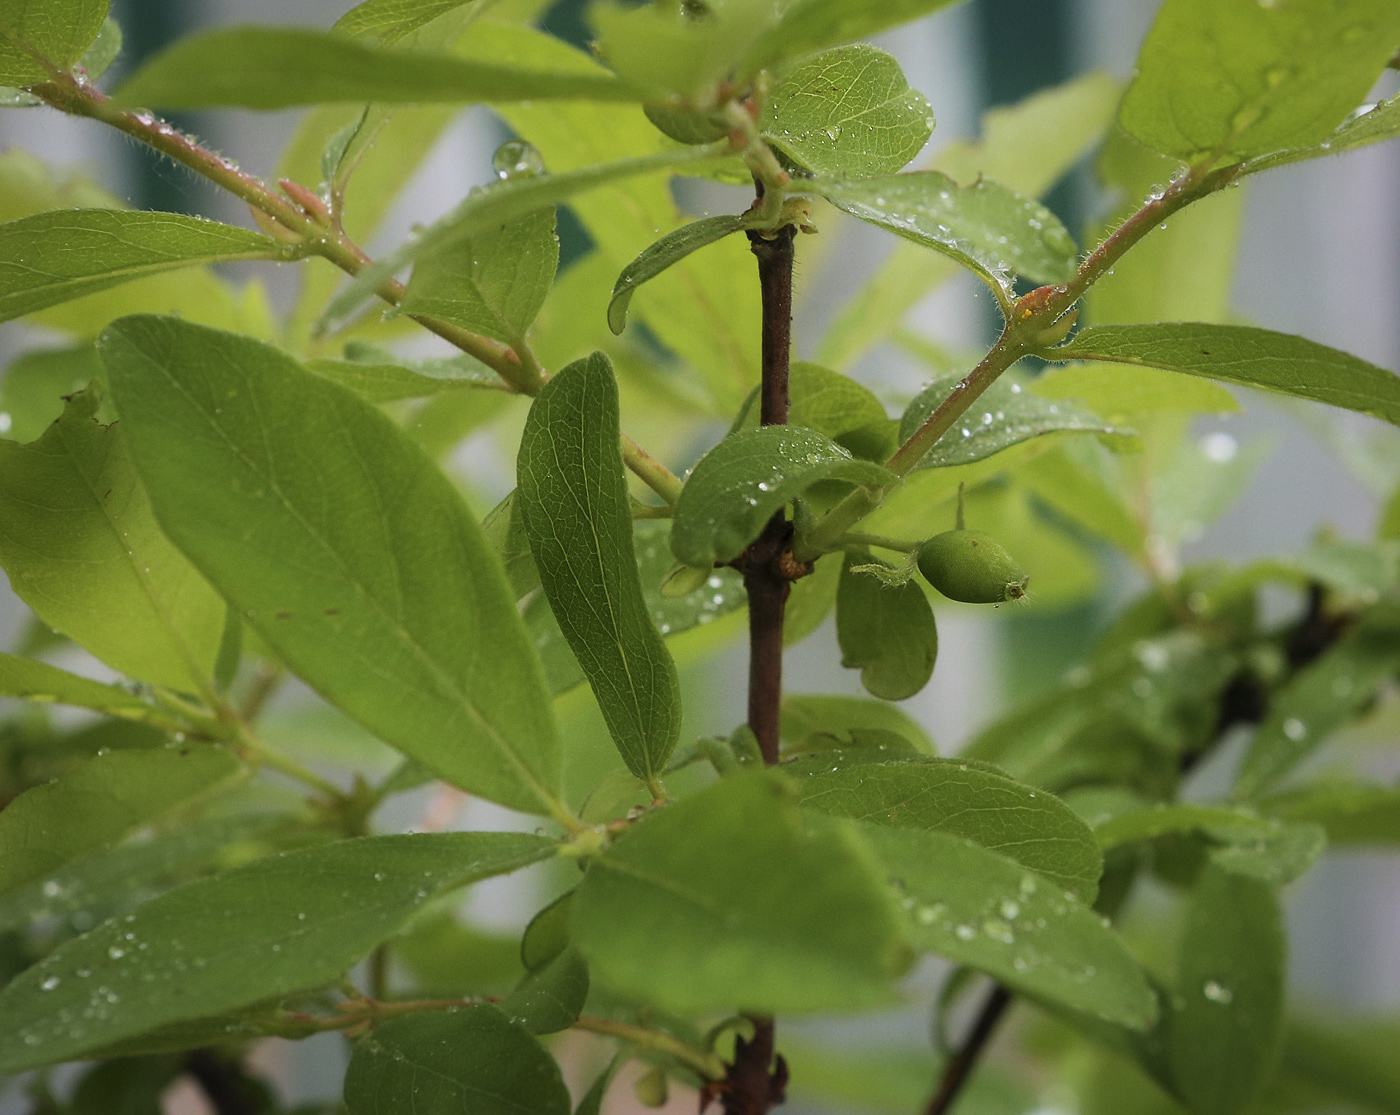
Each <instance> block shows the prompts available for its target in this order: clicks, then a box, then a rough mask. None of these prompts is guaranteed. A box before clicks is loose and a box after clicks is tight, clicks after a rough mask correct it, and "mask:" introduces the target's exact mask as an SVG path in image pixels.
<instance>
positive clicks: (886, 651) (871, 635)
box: [836, 554, 938, 701]
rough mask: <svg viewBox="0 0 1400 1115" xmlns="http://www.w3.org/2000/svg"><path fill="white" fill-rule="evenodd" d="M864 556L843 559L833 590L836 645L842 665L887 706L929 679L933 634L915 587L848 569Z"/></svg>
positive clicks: (929, 615)
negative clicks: (834, 591)
mask: <svg viewBox="0 0 1400 1115" xmlns="http://www.w3.org/2000/svg"><path fill="white" fill-rule="evenodd" d="M868 564H870V559H869V557H868V555H866V556H861V557H854V556H853V555H851V554H847V555H846V558H845V564H844V566H843V568H842V570H841V583H840V585H839V586H838V588H837V590H836V639H837V642H838V643H839V644H840V647H841V665H843V666H845V667H846V668H847V669H851V670H859V671H860V681H861V684H862V685H864V686H865V688H866V690H867V691H869V692H870V693H872V694H874V695H875V696H876V697H880V698H882V699H883V700H886V701H902V700H904V699H905V698H906V697H912V696H914V694H915V693H917V692H919V690H921V689H923V687H924V686H925V685H927V684H928V679H929V678H930V677H932V676H933V663H934V659H936V658H937V657H938V628H937V626H936V625H935V623H934V619H933V608H932V607H930V605H929V602H928V597H926V596H925V595H924V590H923V589H921V588H920V587H919V586H918V584H917V583H916V582H914V581H905V582H904V583H903V584H902V585H895V584H885V583H884V582H883V581H882V580H881V579H880V578H879V577H877V576H875V575H873V574H871V573H868V572H855V571H853V570H852V568H851V567H852V566H853V565H868Z"/></svg>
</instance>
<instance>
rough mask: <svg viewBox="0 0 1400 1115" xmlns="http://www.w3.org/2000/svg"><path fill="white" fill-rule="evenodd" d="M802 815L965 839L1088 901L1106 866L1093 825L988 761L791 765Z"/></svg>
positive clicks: (854, 757) (815, 760) (820, 758)
mask: <svg viewBox="0 0 1400 1115" xmlns="http://www.w3.org/2000/svg"><path fill="white" fill-rule="evenodd" d="M783 770H784V771H785V772H787V773H788V774H790V775H791V776H792V777H793V778H794V780H795V781H796V785H797V792H798V795H799V796H800V798H801V801H802V806H803V808H804V809H814V810H818V811H819V812H822V813H828V814H831V815H833V816H838V817H849V818H851V819H852V820H856V821H868V822H870V823H872V824H876V825H883V826H886V827H890V828H917V829H925V830H928V831H934V832H945V833H949V834H951V835H953V836H960V837H963V838H964V839H967V840H971V841H972V842H973V843H975V844H980V845H982V846H983V847H985V848H990V849H991V850H992V851H994V852H1000V853H1001V854H1003V855H1006V856H1010V857H1011V858H1012V859H1014V860H1016V861H1017V862H1018V863H1020V864H1022V865H1023V866H1025V867H1028V868H1030V869H1031V870H1032V871H1035V872H1037V873H1039V874H1041V875H1043V876H1045V878H1047V879H1052V880H1054V881H1055V883H1057V884H1058V885H1060V886H1062V887H1068V888H1070V889H1072V890H1074V891H1075V892H1076V893H1077V894H1078V895H1079V897H1080V898H1081V900H1083V901H1084V902H1086V903H1087V902H1090V901H1092V900H1093V897H1094V894H1095V893H1096V889H1097V886H1098V879H1099V873H1100V870H1101V868H1102V863H1101V857H1100V853H1099V847H1098V844H1097V842H1096V841H1095V840H1094V836H1093V833H1092V832H1090V830H1089V827H1088V826H1087V825H1086V824H1085V823H1084V822H1083V821H1081V820H1080V819H1079V818H1078V817H1077V816H1075V814H1074V812H1073V811H1072V810H1071V809H1070V808H1069V807H1068V806H1067V805H1065V804H1064V802H1062V801H1060V800H1059V798H1056V797H1054V796H1053V795H1051V794H1047V793H1045V792H1044V791H1040V790H1035V789H1033V788H1031V787H1030V786H1027V785H1025V784H1024V783H1022V782H1016V781H1015V780H1013V779H1011V778H1009V777H1008V776H1007V775H1005V774H1003V773H1002V772H1001V771H999V770H997V769H996V768H995V767H993V766H990V765H989V764H986V763H978V762H972V761H968V762H964V761H961V760H957V759H929V758H923V757H909V758H905V757H903V756H899V757H895V756H890V755H881V754H879V753H872V752H867V751H853V752H846V753H844V754H823V755H813V756H811V757H809V758H800V759H796V760H794V761H793V762H791V763H786V764H784V766H783Z"/></svg>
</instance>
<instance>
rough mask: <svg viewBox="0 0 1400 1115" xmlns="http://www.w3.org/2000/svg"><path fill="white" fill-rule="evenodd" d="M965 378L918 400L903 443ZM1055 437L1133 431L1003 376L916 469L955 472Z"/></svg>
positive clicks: (938, 383) (938, 385) (941, 384)
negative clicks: (1036, 440) (953, 469)
mask: <svg viewBox="0 0 1400 1115" xmlns="http://www.w3.org/2000/svg"><path fill="white" fill-rule="evenodd" d="M962 378H963V377H962V375H961V374H960V373H958V372H953V373H952V374H951V375H946V376H940V377H939V378H938V379H935V380H934V381H933V382H932V383H930V384H929V385H928V386H927V387H925V388H924V389H923V390H922V391H920V392H919V393H918V394H917V395H915V396H914V398H913V400H912V401H911V402H910V404H909V406H908V408H907V409H906V410H905V412H904V417H903V418H901V419H900V422H899V438H900V441H907V440H908V439H909V438H910V437H912V436H913V434H914V432H915V431H916V430H917V429H918V428H919V427H920V426H922V425H923V424H924V422H925V421H927V419H928V417H929V415H931V414H932V413H933V412H934V411H935V410H936V409H937V408H938V406H939V404H941V403H942V402H943V401H944V400H945V399H947V398H949V397H950V396H952V395H953V393H954V391H955V389H956V388H957V385H958V384H959V383H960V382H961V381H962ZM1056 433H1091V434H1100V435H1104V436H1113V437H1120V438H1121V437H1132V436H1134V431H1133V430H1131V429H1127V428H1124V427H1121V426H1115V425H1113V424H1111V423H1109V422H1106V421H1105V420H1104V419H1102V418H1100V417H1099V416H1098V415H1097V414H1094V413H1092V412H1090V411H1087V410H1084V409H1082V408H1080V407H1077V406H1075V405H1073V404H1072V403H1063V402H1055V401H1052V400H1047V399H1045V398H1044V397H1042V396H1041V395H1039V394H1037V393H1036V392H1035V391H1034V390H1028V385H1027V384H1026V383H1025V382H1024V381H1022V380H1020V379H1018V378H1016V377H1014V376H1005V375H1004V376H1002V377H1001V378H1000V379H998V380H996V382H994V383H993V384H992V385H991V386H990V387H988V388H987V390H985V391H984V392H982V394H981V395H979V396H978V398H977V401H976V402H975V403H973V405H972V407H971V409H970V410H968V411H967V412H966V413H965V414H964V415H963V416H962V418H961V420H959V421H958V422H957V423H956V424H955V425H954V426H953V428H952V429H951V430H949V431H948V432H947V433H946V434H944V435H943V437H941V438H940V439H939V440H938V441H937V442H936V443H935V444H934V446H933V448H932V449H930V450H929V451H928V452H927V453H926V454H924V456H923V457H922V458H921V459H920V461H919V463H918V465H916V466H915V467H916V468H921V469H922V468H951V467H952V466H954V465H966V464H971V463H972V462H973V461H981V460H984V459H986V458H987V457H991V456H993V455H995V454H997V453H1000V452H1001V451H1002V450H1004V449H1010V448H1011V447H1012V446H1013V445H1019V444H1021V442H1023V441H1030V440H1031V439H1032V438H1038V437H1044V436H1045V435H1046V434H1056Z"/></svg>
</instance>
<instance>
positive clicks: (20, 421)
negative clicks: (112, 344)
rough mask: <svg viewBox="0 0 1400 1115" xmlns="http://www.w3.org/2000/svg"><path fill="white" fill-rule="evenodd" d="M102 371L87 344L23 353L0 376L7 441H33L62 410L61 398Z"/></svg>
mask: <svg viewBox="0 0 1400 1115" xmlns="http://www.w3.org/2000/svg"><path fill="white" fill-rule="evenodd" d="M101 374H102V362H101V361H100V360H98V359H97V350H96V349H94V348H93V347H92V346H91V345H79V346H76V347H73V348H53V349H38V350H36V351H33V352H26V353H25V354H24V355H22V356H20V357H19V358H18V359H17V360H15V361H14V362H13V363H12V364H10V365H9V366H8V367H7V368H6V369H5V374H4V376H3V377H0V413H3V414H4V415H5V417H4V418H0V427H5V429H4V431H3V432H4V434H5V435H6V436H7V437H8V438H9V439H10V440H11V441H18V442H25V441H34V440H35V439H36V438H38V437H39V436H40V435H41V434H42V433H43V432H44V431H45V430H46V429H48V428H49V426H50V425H51V424H52V423H53V422H55V421H56V420H57V419H58V416H59V415H61V414H62V413H63V399H64V396H66V395H74V394H76V393H77V392H79V391H81V390H82V389H83V388H84V387H86V386H87V385H88V384H89V383H91V382H92V381H93V380H94V379H96V378H97V377H98V376H100V375H101Z"/></svg>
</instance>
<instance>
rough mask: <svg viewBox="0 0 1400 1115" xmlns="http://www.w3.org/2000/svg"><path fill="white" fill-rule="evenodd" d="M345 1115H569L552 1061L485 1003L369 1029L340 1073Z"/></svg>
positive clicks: (521, 1030)
mask: <svg viewBox="0 0 1400 1115" xmlns="http://www.w3.org/2000/svg"><path fill="white" fill-rule="evenodd" d="M345 1106H346V1108H347V1109H348V1110H349V1112H350V1115H429V1113H436V1112H443V1113H446V1112H449V1111H450V1112H471V1115H525V1113H528V1115H569V1109H570V1105H569V1090H568V1089H567V1088H566V1087H565V1086H564V1080H563V1077H561V1076H560V1074H559V1066H558V1065H557V1064H555V1062H554V1058H553V1057H551V1056H550V1055H549V1054H548V1053H546V1052H545V1050H544V1048H543V1047H542V1046H541V1045H540V1043H539V1042H537V1041H536V1040H535V1039H534V1038H532V1037H531V1036H530V1035H529V1033H528V1032H527V1031H526V1030H525V1029H524V1028H523V1027H521V1026H518V1025H516V1024H515V1023H513V1022H511V1021H510V1020H509V1019H508V1018H507V1017H506V1016H505V1015H504V1014H503V1013H502V1012H501V1011H500V1010H499V1009H498V1008H496V1007H493V1006H491V1005H490V1004H485V1003H483V1004H481V1005H479V1006H472V1007H464V1008H463V1009H461V1010H447V1011H431V1012H427V1013H423V1014H413V1015H409V1016H408V1017H406V1018H395V1019H391V1020H390V1021H388V1022H386V1023H384V1024H383V1025H380V1026H376V1027H375V1028H374V1029H373V1030H372V1031H371V1032H370V1033H368V1034H366V1035H365V1036H364V1037H363V1038H361V1039H360V1040H359V1042H358V1043H356V1045H355V1052H354V1055H353V1056H352V1057H351V1058H350V1067H349V1068H348V1069H347V1070H346V1073H345Z"/></svg>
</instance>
